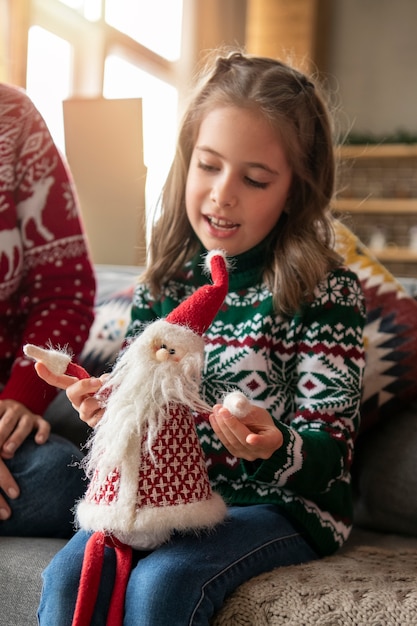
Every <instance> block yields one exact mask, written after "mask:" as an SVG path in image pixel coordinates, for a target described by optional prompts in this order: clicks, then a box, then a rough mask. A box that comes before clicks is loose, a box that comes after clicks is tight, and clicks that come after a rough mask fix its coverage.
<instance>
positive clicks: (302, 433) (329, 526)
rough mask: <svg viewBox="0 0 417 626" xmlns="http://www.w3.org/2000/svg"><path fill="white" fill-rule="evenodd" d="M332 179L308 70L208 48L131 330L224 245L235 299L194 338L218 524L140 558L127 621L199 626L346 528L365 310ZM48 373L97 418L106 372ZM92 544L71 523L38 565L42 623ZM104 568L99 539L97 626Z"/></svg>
mask: <svg viewBox="0 0 417 626" xmlns="http://www.w3.org/2000/svg"><path fill="white" fill-rule="evenodd" d="M334 174H335V164H334V156H333V143H332V133H331V125H330V119H329V114H328V111H327V109H326V106H325V104H324V100H323V99H322V97H321V96H320V94H319V90H318V87H317V86H315V85H314V84H313V83H312V82H311V80H310V79H308V78H307V77H306V76H304V75H303V74H301V73H300V72H298V71H296V70H294V69H292V68H291V67H289V66H287V65H285V64H283V63H281V62H279V61H275V60H272V59H266V58H257V57H250V56H246V55H243V54H241V53H239V52H237V53H232V54H230V55H228V56H219V57H218V58H216V59H215V61H214V63H213V65H212V66H210V67H209V68H208V69H207V71H206V72H205V73H204V74H203V77H202V79H201V82H200V84H199V85H198V88H197V90H196V93H195V95H194V97H193V98H192V99H191V102H190V105H189V107H188V110H187V112H186V114H185V117H184V120H183V123H182V126H181V129H180V134H179V141H178V149H177V152H176V156H175V159H174V162H173V165H172V168H171V171H170V173H169V176H168V179H167V182H166V185H165V188H164V190H163V194H162V206H161V215H160V218H159V219H158V221H157V222H156V224H155V225H154V228H153V233H152V238H151V243H150V250H149V264H148V267H147V269H146V271H145V273H144V275H143V277H142V280H141V282H140V284H139V285H138V287H137V290H136V293H135V295H134V301H133V309H132V322H131V326H130V331H129V335H131V336H133V335H135V334H136V333H138V332H140V330H141V328H142V326H143V324H144V323H146V322H149V321H151V320H154V319H156V318H158V317H164V316H166V315H167V314H169V312H170V311H172V310H173V309H174V308H175V307H176V306H178V303H179V302H180V301H182V300H183V299H185V298H186V297H189V295H190V294H191V293H193V292H194V291H195V290H196V289H197V288H198V287H199V286H201V285H202V284H204V283H206V282H207V280H208V279H207V278H206V277H205V275H204V273H203V271H202V269H201V267H200V265H199V263H200V258H201V253H202V252H204V251H205V250H212V249H214V248H223V249H224V250H225V251H226V252H227V254H228V255H229V257H232V270H231V272H230V277H229V293H228V295H227V296H226V299H225V302H224V305H223V307H222V308H221V310H220V312H219V313H218V315H217V317H216V318H215V320H214V322H213V323H212V324H211V326H210V327H209V329H208V330H207V332H206V334H205V365H204V372H203V386H202V395H203V397H204V399H205V400H206V401H207V402H208V403H209V404H211V405H213V410H212V414H211V415H210V424H209V423H208V421H207V420H204V419H203V417H201V416H197V418H196V422H197V429H198V432H199V435H200V440H201V443H202V446H203V449H204V451H205V453H206V456H207V461H208V468H209V474H210V479H211V482H212V486H213V488H214V489H215V490H216V491H218V492H219V493H220V494H221V495H222V496H223V498H224V499H225V500H226V502H227V503H228V505H229V511H228V518H227V521H226V522H225V523H224V524H221V525H219V526H218V527H216V528H215V530H214V531H212V532H210V533H202V534H200V535H198V536H197V535H195V534H179V533H178V534H176V535H175V536H174V537H173V538H172V539H171V540H170V541H169V542H167V543H165V544H163V545H162V547H159V548H157V549H155V550H153V551H150V552H139V551H138V552H136V554H135V559H134V563H133V568H132V571H131V575H130V580H129V584H128V588H127V594H126V600H125V617H124V624H125V626H133V625H134V624H135V625H136V624H140V625H141V626H145V625H148V626H157V625H161V626H166V624H170V625H171V626H174V625H178V626H185V625H186V624H193V625H197V624H198V625H203V624H204V625H208V624H209V621H210V619H211V618H212V616H213V615H214V614H215V613H216V612H217V611H218V610H219V609H220V607H221V606H222V604H223V602H224V600H225V598H226V597H227V596H228V595H229V594H231V593H232V592H233V591H234V590H235V589H236V587H237V586H238V585H240V584H242V583H243V582H244V581H246V580H248V579H249V578H251V577H252V576H256V575H258V574H260V573H262V572H266V571H268V570H271V569H272V568H275V567H279V566H285V565H289V564H295V563H302V562H305V561H309V560H311V559H316V558H318V557H321V556H324V555H328V554H331V553H332V552H334V551H335V550H336V549H338V548H339V547H340V546H341V545H342V544H343V543H344V541H345V540H346V538H347V537H348V535H349V531H350V527H351V517H352V504H351V488H350V466H351V463H352V454H353V442H354V438H355V435H356V432H357V429H358V422H359V404H360V394H361V383H362V375H363V368H364V353H363V342H362V331H363V325H364V321H365V317H364V303H363V298H362V294H361V290H360V286H359V283H358V280H357V277H356V276H355V275H354V274H353V273H352V272H351V271H349V270H348V269H346V268H345V267H343V266H342V265H341V261H340V259H339V257H338V255H337V254H336V253H335V251H334V249H333V232H332V221H331V216H330V213H329V205H330V202H331V199H332V194H333V187H334ZM38 371H39V373H42V368H40V370H38ZM43 374H44V377H45V378H46V379H47V380H48V382H50V383H52V384H55V385H57V386H60V387H63V388H64V387H66V388H67V395H68V397H69V399H70V400H71V402H72V403H73V405H74V406H75V407H76V408H77V410H78V411H79V412H80V416H81V418H82V419H83V420H84V421H86V422H87V423H88V424H89V425H90V426H94V425H95V424H97V422H98V420H99V419H100V417H101V415H102V409H101V408H100V406H99V405H98V403H97V400H96V399H95V397H94V393H95V392H97V391H98V389H99V388H100V387H101V385H102V381H101V380H99V379H87V380H83V381H80V382H75V380H74V379H73V378H71V377H66V376H58V377H57V376H53V375H48V374H47V372H43ZM236 388H239V389H241V390H242V391H243V392H245V393H246V394H248V395H249V396H250V398H251V402H252V410H251V411H250V412H249V414H248V415H247V416H246V417H245V418H243V419H240V420H237V419H236V418H235V417H233V416H232V415H231V414H230V413H229V411H228V410H227V409H226V408H225V407H223V406H222V404H220V402H221V399H222V397H223V396H224V395H225V393H227V392H228V391H230V390H231V389H236ZM210 425H211V426H210ZM87 539H88V535H87V533H85V532H83V531H79V532H78V533H77V534H76V535H75V537H74V538H73V539H72V540H71V541H70V542H69V543H68V544H67V546H66V547H65V548H64V549H63V550H62V551H61V552H60V553H58V554H57V555H56V556H55V558H54V559H53V561H52V562H51V564H50V565H49V567H48V568H47V570H46V571H45V574H44V589H43V595H42V600H41V604H40V609H39V619H40V624H41V625H42V626H49V624H51V623H54V624H57V625H58V626H67V625H70V624H71V620H72V615H73V611H74V606H75V599H76V595H77V586H78V581H79V576H80V571H81V564H82V559H83V554H84V548H85V544H86V541H87ZM114 569H115V564H114V555H113V553H112V552H111V551H109V552H108V554H107V556H106V560H105V565H104V575H103V579H102V585H101V590H100V595H99V601H98V602H97V605H96V609H95V613H94V618H93V621H92V623H93V624H95V625H99V624H103V623H105V620H106V613H107V609H108V601H109V597H110V591H111V587H112V584H113V578H114Z"/></svg>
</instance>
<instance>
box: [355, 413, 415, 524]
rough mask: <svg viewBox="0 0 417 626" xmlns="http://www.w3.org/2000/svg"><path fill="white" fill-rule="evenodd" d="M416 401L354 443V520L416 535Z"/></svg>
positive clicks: (384, 419)
mask: <svg viewBox="0 0 417 626" xmlns="http://www.w3.org/2000/svg"><path fill="white" fill-rule="evenodd" d="M416 457H417V401H416V402H413V403H412V404H411V405H410V406H409V407H408V408H407V409H404V410H403V411H393V412H392V415H391V416H390V417H389V418H383V419H382V420H381V421H380V422H379V423H378V425H377V426H376V427H374V428H372V429H371V430H369V431H368V432H366V433H363V434H362V435H361V436H360V437H359V439H358V442H357V444H356V453H355V462H354V466H353V468H354V469H353V476H354V492H355V509H354V511H355V512H354V518H355V523H356V524H357V525H359V526H362V527H364V528H371V529H373V530H379V531H382V532H392V533H404V534H407V535H414V536H417V497H416V494H417V472H416Z"/></svg>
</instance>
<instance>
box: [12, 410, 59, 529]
mask: <svg viewBox="0 0 417 626" xmlns="http://www.w3.org/2000/svg"><path fill="white" fill-rule="evenodd" d="M50 430H51V429H50V426H49V424H48V422H47V421H46V420H44V419H43V418H42V417H41V416H40V415H36V414H35V413H32V411H30V410H29V409H28V408H26V407H25V406H24V405H23V404H21V403H20V402H17V401H16V400H0V489H1V490H2V491H4V493H6V494H7V495H8V496H9V498H11V499H15V498H17V497H19V494H20V491H19V486H18V484H17V483H16V481H15V479H14V478H13V476H12V474H11V472H10V470H9V469H8V467H7V466H6V464H5V462H4V460H3V459H11V458H13V456H14V454H15V452H16V450H17V449H18V448H19V446H21V444H22V443H23V442H24V441H25V439H26V438H27V437H28V436H29V435H30V434H31V433H32V432H33V431H35V441H36V443H38V444H42V443H45V441H47V439H48V437H49V432H50ZM11 513H12V512H11V509H10V507H9V505H8V503H7V502H6V499H5V498H4V496H3V495H2V493H0V520H5V519H8V518H9V517H10V515H11Z"/></svg>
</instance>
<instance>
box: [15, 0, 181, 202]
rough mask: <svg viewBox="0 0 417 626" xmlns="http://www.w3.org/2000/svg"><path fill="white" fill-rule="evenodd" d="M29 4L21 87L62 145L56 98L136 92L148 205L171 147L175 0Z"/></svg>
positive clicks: (177, 37)
mask: <svg viewBox="0 0 417 626" xmlns="http://www.w3.org/2000/svg"><path fill="white" fill-rule="evenodd" d="M31 4H32V11H31V20H32V25H31V28H30V31H29V40H28V64H27V91H28V93H29V95H30V96H31V98H32V99H33V100H34V102H35V104H36V105H37V106H38V108H39V110H40V111H41V113H42V115H43V116H44V118H45V120H46V122H47V124H48V126H49V128H50V130H51V132H52V135H53V137H54V139H55V141H56V143H57V144H58V146H59V147H60V148H61V150H62V151H64V152H65V141H64V130H63V115H62V101H63V100H65V99H66V98H69V97H72V96H76V97H82V96H86V97H88V96H93V97H97V96H100V95H103V96H104V97H106V98H126V97H141V98H142V99H143V118H144V159H145V165H146V166H147V168H148V177H147V178H148V182H147V192H146V197H147V205H148V203H149V206H150V205H151V204H152V203H154V202H155V200H156V197H157V195H158V193H159V190H160V187H161V185H162V183H163V180H164V178H165V175H166V173H167V168H168V166H169V163H170V161H171V158H172V155H173V151H174V143H175V137H176V126H177V109H178V88H177V82H178V80H177V66H176V61H177V60H178V58H179V56H180V50H181V24H182V10H183V2H182V0H152V2H150V1H149V0H49V2H43V1H42V0H32V3H31ZM161 15H163V16H164V19H163V20H160V16H161Z"/></svg>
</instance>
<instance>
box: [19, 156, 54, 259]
mask: <svg viewBox="0 0 417 626" xmlns="http://www.w3.org/2000/svg"><path fill="white" fill-rule="evenodd" d="M55 165H56V164H55V163H54V162H52V164H49V165H47V164H46V163H42V164H41V168H42V170H41V173H42V174H43V176H42V177H41V178H38V179H36V180H35V172H34V169H32V170H30V172H28V176H27V180H26V181H25V182H26V185H30V192H31V195H30V196H28V197H27V198H26V199H25V200H22V201H21V202H19V203H18V205H17V207H16V209H17V215H18V218H19V220H20V223H21V231H22V239H23V243H24V245H25V246H26V247H27V248H31V247H32V246H33V245H34V242H33V241H32V240H31V239H30V238H29V236H28V226H29V224H30V222H33V223H34V225H35V228H36V231H37V233H38V234H39V235H40V236H41V237H43V238H44V239H45V240H46V241H51V240H52V239H53V238H54V235H53V233H51V232H50V231H49V230H48V229H47V228H46V226H45V225H44V223H43V221H42V214H43V211H44V209H45V206H46V202H47V199H48V194H49V190H50V188H51V187H52V185H53V184H54V182H55V179H54V177H53V176H52V175H51V174H50V172H51V171H52V170H53V169H54V168H55ZM47 174H48V175H47Z"/></svg>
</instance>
